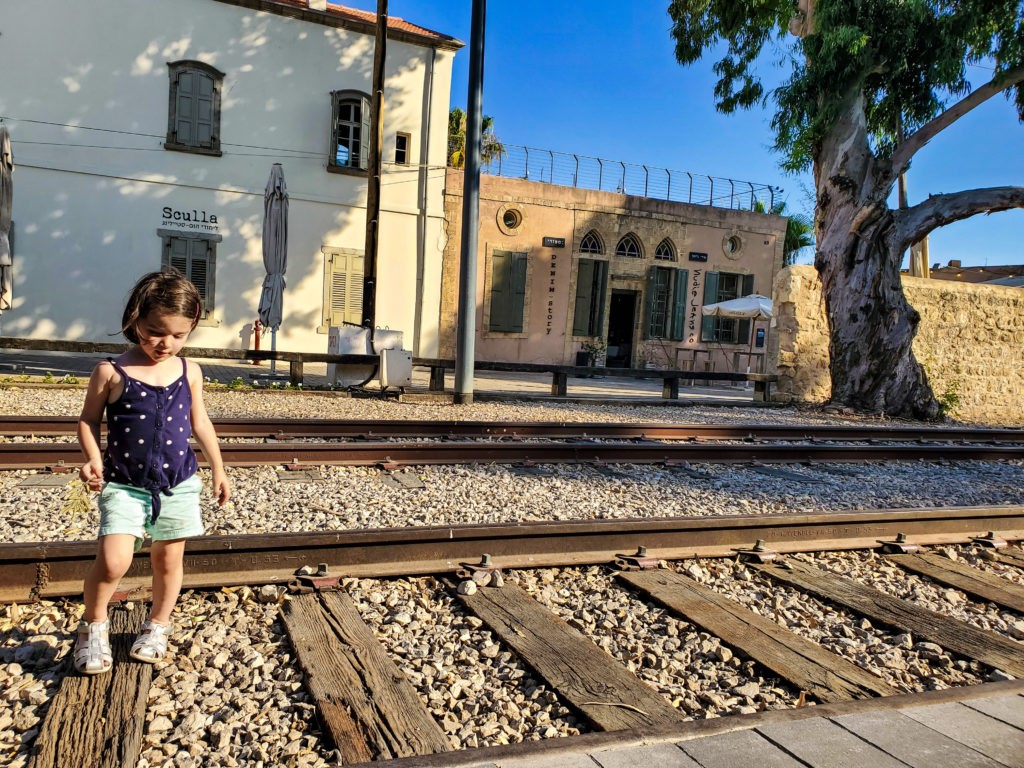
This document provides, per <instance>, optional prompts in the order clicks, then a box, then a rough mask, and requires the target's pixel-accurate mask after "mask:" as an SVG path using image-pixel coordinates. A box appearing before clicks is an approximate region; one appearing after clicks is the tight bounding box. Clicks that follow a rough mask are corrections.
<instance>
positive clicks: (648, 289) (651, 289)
mask: <svg viewBox="0 0 1024 768" xmlns="http://www.w3.org/2000/svg"><path fill="white" fill-rule="evenodd" d="M657 292H658V268H657V267H651V268H650V269H648V270H647V284H646V286H645V288H644V325H643V331H644V332H643V337H644V338H645V339H652V338H657V337H658V335H659V334H658V333H657V330H656V329H654V328H651V321H652V320H653V319H654V305H655V302H656V301H657V297H656V295H655V294H657Z"/></svg>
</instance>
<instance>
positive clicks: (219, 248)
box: [0, 0, 462, 356]
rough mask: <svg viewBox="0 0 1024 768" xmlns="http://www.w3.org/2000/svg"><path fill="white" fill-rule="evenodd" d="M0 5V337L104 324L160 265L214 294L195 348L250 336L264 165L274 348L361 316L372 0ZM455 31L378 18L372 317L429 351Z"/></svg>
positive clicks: (93, 0)
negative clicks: (9, 281)
mask: <svg viewBox="0 0 1024 768" xmlns="http://www.w3.org/2000/svg"><path fill="white" fill-rule="evenodd" d="M3 10H4V13H3V16H2V19H0V34H2V40H3V42H2V44H0V72H3V73H4V78H3V86H2V87H0V117H2V119H3V122H4V123H5V124H6V125H7V126H8V129H9V130H10V133H11V138H12V144H13V149H14V162H15V171H14V214H13V219H14V290H13V302H12V305H13V306H12V308H11V309H10V310H9V311H6V312H4V313H3V317H2V318H0V322H2V326H0V333H2V334H3V335H5V336H18V337H29V338H40V339H65V340H82V341H111V340H113V339H112V338H111V334H116V333H117V332H118V331H119V325H120V318H121V311H122V309H123V306H124V300H125V298H126V296H127V293H128V291H129V290H130V288H131V286H132V285H133V283H134V282H135V280H136V279H137V278H138V277H139V276H141V275H142V274H144V273H146V272H149V271H152V270H155V269H159V268H160V267H161V265H162V264H165V263H168V262H171V263H174V264H175V265H176V266H179V267H183V268H184V269H185V270H186V271H187V272H188V273H189V275H190V276H191V277H192V278H193V280H194V281H195V282H196V283H197V285H199V286H200V288H201V290H202V291H204V292H205V297H206V299H207V305H208V310H207V313H206V315H205V316H204V318H203V319H202V321H201V322H200V325H199V327H198V328H197V329H196V331H195V333H194V334H193V336H192V338H191V339H190V344H192V345H194V346H201V347H223V348H240V347H243V346H247V345H248V346H251V343H250V333H251V326H252V323H253V320H254V319H255V318H256V316H257V306H258V304H259V296H260V288H261V285H262V282H263V277H264V274H265V271H264V267H263V259H262V239H261V233H262V220H263V191H264V187H265V186H266V183H267V179H268V177H269V175H270V170H271V166H272V164H273V163H281V164H282V166H283V169H284V174H285V180H286V183H287V186H288V191H289V195H290V216H289V244H288V267H287V275H286V280H287V288H286V289H285V297H284V321H283V324H282V326H281V329H280V331H279V334H278V338H277V345H278V349H283V350H290V351H311V352H325V351H326V349H327V335H326V334H327V328H328V326H330V325H339V324H341V322H342V321H349V322H355V323H359V322H360V316H361V300H362V287H361V285H362V275H361V269H362V254H363V249H364V245H365V234H366V195H367V189H368V179H367V173H366V170H365V168H366V159H367V158H366V155H367V152H366V150H367V146H368V142H367V139H368V134H369V131H370V128H371V125H372V123H371V122H370V114H369V113H370V109H369V103H370V94H371V90H372V86H371V79H372V62H373V48H374V32H375V27H376V25H375V14H373V13H369V12H365V11H355V10H352V9H348V8H344V7H341V6H334V5H326V3H324V2H323V0H308V2H307V0H89V2H81V0H49V1H48V2H43V3H41V2H38V0H4V9H3ZM461 45H462V43H460V42H459V41H457V40H454V39H452V38H450V37H447V36H445V35H442V34H440V33H437V32H433V31H430V30H427V29H423V28H421V27H417V26H415V25H413V24H411V23H408V22H405V21H403V20H401V19H397V18H392V19H390V22H389V25H388V45H387V61H386V75H385V88H384V91H385V106H384V142H383V158H384V167H383V171H382V187H381V225H380V228H379V255H378V262H377V278H378V283H377V294H376V319H377V325H378V326H380V327H388V328H391V329H395V330H401V331H403V332H404V334H405V347H406V348H411V349H413V350H414V351H415V352H416V354H419V355H424V356H434V355H436V354H437V339H438V329H437V324H438V316H439V307H440V278H441V260H442V252H443V247H444V226H443V221H444V212H443V202H442V189H443V185H444V173H445V171H444V167H445V153H446V141H447V115H448V99H449V90H450V82H451V66H452V59H453V57H454V55H455V51H457V50H458V49H459V48H460V47H461ZM118 338H119V337H118ZM264 348H266V343H265V344H264Z"/></svg>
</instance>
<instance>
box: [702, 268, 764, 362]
mask: <svg viewBox="0 0 1024 768" xmlns="http://www.w3.org/2000/svg"><path fill="white" fill-rule="evenodd" d="M753 292H754V276H753V275H739V274H735V273H733V272H707V273H706V274H705V275H704V306H707V305H708V304H716V303H718V302H719V301H728V300H729V299H738V298H739V297H740V296H749V295H750V294H751V293H753ZM749 337H750V320H739V319H736V318H731V317H705V318H704V320H703V322H702V323H701V331H700V340H701V341H710V342H718V343H721V344H746V343H747V341H748V339H749Z"/></svg>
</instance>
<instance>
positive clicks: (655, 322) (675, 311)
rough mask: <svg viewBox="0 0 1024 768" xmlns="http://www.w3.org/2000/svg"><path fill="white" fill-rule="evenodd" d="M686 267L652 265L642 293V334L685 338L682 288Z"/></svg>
mask: <svg viewBox="0 0 1024 768" xmlns="http://www.w3.org/2000/svg"><path fill="white" fill-rule="evenodd" d="M689 279H690V270H688V269H685V268H681V267H666V266H662V265H652V266H651V267H650V271H649V272H648V273H647V292H646V295H645V297H644V307H645V317H644V338H645V339H658V340H669V341H682V340H684V339H685V338H686V292H687V283H688V281H689Z"/></svg>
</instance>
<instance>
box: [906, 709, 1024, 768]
mask: <svg viewBox="0 0 1024 768" xmlns="http://www.w3.org/2000/svg"><path fill="white" fill-rule="evenodd" d="M903 714H904V715H906V716H907V717H909V718H911V719H912V720H916V721H917V722H919V723H921V724H922V725H927V726H928V727H929V728H931V729H932V730H934V731H938V732H939V733H941V734H943V735H945V736H948V737H949V738H951V739H953V740H954V741H959V742H960V743H961V744H963V745H965V746H968V747H970V748H971V749H973V750H975V751H976V752H981V754H983V755H988V756H989V757H991V758H992V759H993V760H997V761H998V762H1000V763H1004V764H1005V765H1013V764H1014V763H1017V764H1020V763H1021V762H1022V761H1024V731H1022V730H1020V729H1019V728H1014V727H1013V726H1012V725H1007V724H1006V723H1004V722H1003V721H1002V720H997V719H995V718H992V717H989V716H988V715H984V714H982V713H981V712H978V711H977V710H975V709H971V708H970V707H966V706H964V705H963V704H933V705H931V706H926V707H909V708H907V709H904V710H903Z"/></svg>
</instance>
